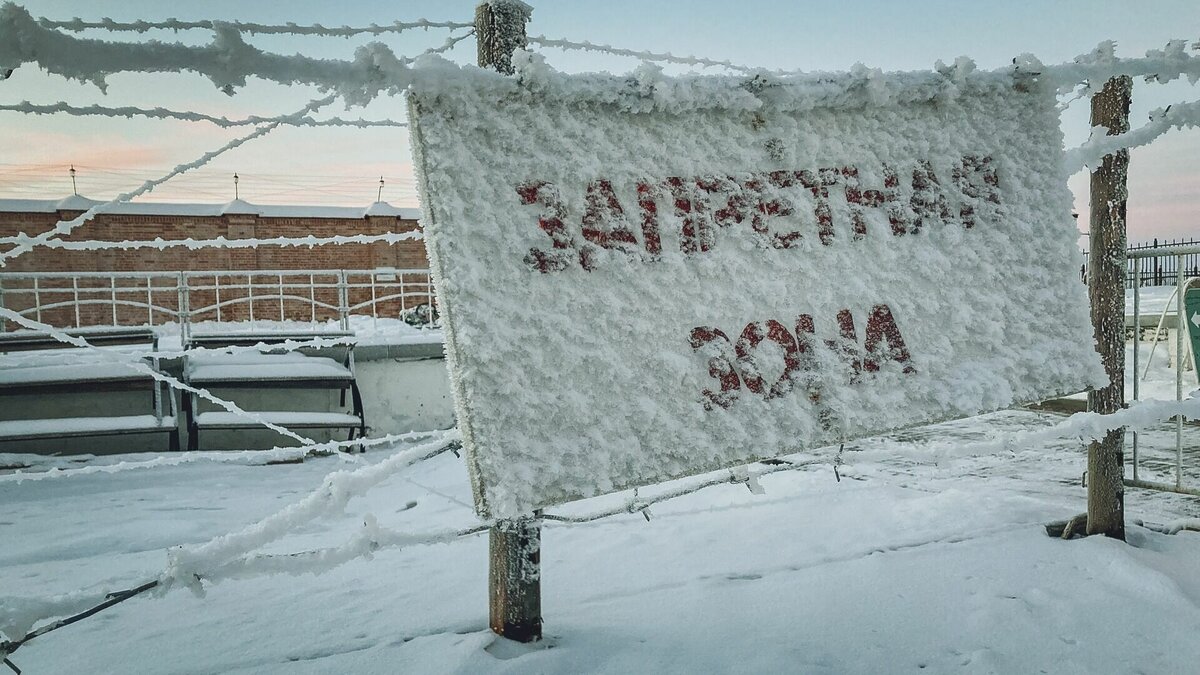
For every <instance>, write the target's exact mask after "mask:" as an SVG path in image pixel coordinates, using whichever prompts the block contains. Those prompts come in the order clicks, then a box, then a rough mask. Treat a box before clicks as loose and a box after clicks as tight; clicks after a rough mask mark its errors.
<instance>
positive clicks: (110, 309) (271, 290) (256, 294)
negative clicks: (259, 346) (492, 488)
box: [0, 268, 434, 336]
mask: <svg viewBox="0 0 1200 675" xmlns="http://www.w3.org/2000/svg"><path fill="white" fill-rule="evenodd" d="M433 306H434V292H433V285H432V283H431V282H430V279H429V271H428V270H424V269H390V268H383V269H374V270H251V271H196V272H31V273H20V272H13V273H8V272H6V273H0V307H5V308H6V309H9V310H12V311H14V312H17V313H19V314H21V315H22V316H25V317H29V318H31V319H34V320H36V321H38V322H40V323H46V324H49V325H52V326H55V327H58V328H83V327H87V326H128V325H149V326H156V325H162V324H167V323H178V324H179V327H180V332H182V333H183V335H185V336H186V335H189V334H190V333H191V332H192V328H193V325H194V324H196V323H199V322H203V321H216V322H222V323H225V322H249V324H250V325H251V326H254V325H256V324H259V323H262V322H267V321H280V322H307V323H312V324H316V323H325V322H329V321H336V322H338V324H339V325H340V326H341V328H343V329H346V328H348V327H349V320H350V317H351V316H352V315H361V316H368V317H372V318H374V319H376V320H378V319H381V318H397V319H405V318H408V317H410V316H413V315H414V313H416V315H417V316H423V317H425V320H430V319H432V317H433V316H434V312H432V311H420V310H422V309H423V308H429V309H432V307H433ZM19 328H20V326H16V325H11V322H7V321H3V320H0V332H2V331H9V330H17V329H19Z"/></svg>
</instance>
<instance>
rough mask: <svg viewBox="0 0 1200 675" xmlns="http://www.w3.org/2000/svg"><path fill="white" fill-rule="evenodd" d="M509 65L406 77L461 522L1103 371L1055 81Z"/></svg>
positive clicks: (1068, 388)
mask: <svg viewBox="0 0 1200 675" xmlns="http://www.w3.org/2000/svg"><path fill="white" fill-rule="evenodd" d="M518 56H520V55H518ZM517 61H518V65H519V70H518V74H517V77H516V78H503V77H500V76H498V75H494V74H490V73H486V72H483V71H479V70H477V69H473V68H466V69H458V68H456V67H453V66H449V65H447V64H445V63H444V62H427V63H425V64H423V66H422V67H423V68H428V69H430V70H436V72H437V75H438V77H436V78H434V77H419V78H417V84H415V85H414V87H413V88H412V90H411V91H410V94H409V103H410V106H409V109H410V118H411V123H412V125H413V131H414V133H413V142H414V152H415V155H416V157H417V163H418V173H419V176H420V181H421V189H422V198H423V202H424V208H425V231H426V238H427V242H428V247H429V253H430V258H431V262H432V272H433V275H434V281H435V284H436V285H437V290H438V296H439V301H440V303H441V309H442V311H443V312H444V317H445V325H446V331H447V343H446V349H447V355H448V358H449V363H450V367H451V373H452V380H453V384H454V393H455V398H456V403H457V406H458V413H459V423H460V425H461V427H462V430H463V434H464V445H465V447H466V449H467V452H468V458H469V465H470V472H471V475H472V480H473V482H474V486H475V493H476V499H477V506H478V508H479V510H480V511H481V513H483V514H486V515H490V516H497V517H509V516H514V515H518V514H520V513H523V512H527V511H529V510H531V509H534V508H537V507H542V506H548V505H552V504H557V503H561V502H564V501H569V500H572V499H577V498H582V497H588V496H593V495H598V494H603V493H606V492H611V491H614V490H617V489H621V488H627V487H633V486H638V485H645V484H649V483H654V482H658V481H662V480H665V479H669V478H675V477H680V476H685V475H690V474H695V473H698V472H702V471H708V470H713V469H717V468H721V467H728V466H733V465H736V464H740V463H745V462H747V461H751V460H754V459H761V458H765V457H770V456H776V455H780V454H784V453H787V452H795V451H798V450H801V449H806V448H816V447H819V446H823V445H828V444H831V443H836V442H838V441H842V440H846V439H850V438H855V437H861V436H865V435H870V434H875V433H880V432H883V431H886V430H891V429H897V428H902V427H907V426H913V425H919V424H927V423H931V422H935V421H941V420H946V419H951V418H956V417H963V416H968V415H973V414H976V413H980V412H984V411H990V410H996V409H999V408H1004V407H1007V406H1011V405H1013V404H1016V403H1021V402H1028V401H1036V400H1041V399H1044V398H1047V397H1051V396H1055V395H1059V394H1064V393H1069V392H1074V391H1079V390H1081V389H1084V388H1086V387H1088V386H1093V385H1098V384H1101V383H1102V378H1103V373H1102V370H1101V369H1100V366H1099V362H1098V359H1097V357H1096V354H1095V352H1094V350H1093V348H1092V344H1091V342H1092V340H1091V332H1092V331H1091V325H1090V323H1089V319H1088V314H1087V298H1086V295H1085V292H1084V288H1083V286H1082V285H1081V284H1080V283H1079V282H1078V278H1077V273H1078V269H1079V264H1080V262H1081V259H1080V254H1079V253H1078V250H1077V248H1076V244H1075V242H1076V239H1077V237H1078V234H1077V232H1076V231H1075V228H1074V226H1073V223H1072V221H1071V218H1070V204H1071V202H1070V194H1069V192H1068V191H1067V188H1066V180H1065V173H1064V170H1063V168H1062V136H1061V133H1060V131H1059V125H1058V117H1057V113H1056V111H1055V97H1054V91H1053V87H1051V86H1049V85H1044V84H1041V83H1038V82H1037V81H1031V80H1029V79H1025V80H1022V82H1021V83H1020V85H1021V86H1019V87H1018V86H1014V79H1013V75H1012V74H1011V73H979V72H972V70H971V69H959V70H957V71H955V70H954V69H947V70H946V71H944V72H931V73H899V74H892V75H886V76H885V75H883V74H881V73H879V72H878V71H868V70H866V69H859V70H856V71H855V72H852V73H845V74H824V75H822V76H820V77H817V76H795V77H787V78H765V77H759V78H756V79H754V80H751V81H749V82H748V81H747V80H746V79H745V78H730V77H696V76H691V77H686V78H667V77H663V76H662V74H661V73H659V72H657V71H654V70H653V69H643V70H641V71H639V72H638V73H636V74H634V75H631V76H628V77H615V76H608V75H579V76H568V75H563V74H559V73H555V72H553V71H550V70H549V69H548V68H546V67H545V65H544V64H542V63H540V62H539V61H537V60H536V58H531V57H528V56H525V57H524V58H518V59H517Z"/></svg>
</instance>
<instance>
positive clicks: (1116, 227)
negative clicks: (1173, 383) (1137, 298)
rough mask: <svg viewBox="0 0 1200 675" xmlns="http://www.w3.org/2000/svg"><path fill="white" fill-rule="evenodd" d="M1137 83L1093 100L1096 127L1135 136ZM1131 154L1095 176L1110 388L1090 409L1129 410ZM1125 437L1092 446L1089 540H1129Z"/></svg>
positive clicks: (1110, 158)
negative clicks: (1127, 326)
mask: <svg viewBox="0 0 1200 675" xmlns="http://www.w3.org/2000/svg"><path fill="white" fill-rule="evenodd" d="M1132 91H1133V80H1132V79H1131V78H1129V77H1127V76H1120V77H1114V78H1112V79H1110V80H1109V81H1108V82H1106V83H1105V84H1104V88H1103V89H1102V90H1101V91H1100V92H1099V93H1097V94H1095V95H1094V96H1092V127H1093V128H1094V127H1104V128H1106V129H1108V135H1110V136H1112V135H1116V134H1122V133H1125V132H1127V131H1129V103H1130V98H1131V95H1132ZM1128 171H1129V151H1128V150H1119V151H1117V152H1114V153H1112V154H1110V155H1106V156H1105V157H1104V162H1103V164H1101V166H1099V167H1098V168H1096V170H1095V171H1093V172H1092V181H1091V222H1090V227H1089V230H1090V232H1091V235H1090V245H1089V249H1090V254H1089V255H1088V263H1089V266H1088V296H1089V297H1090V299H1091V304H1092V326H1093V327H1094V330H1095V336H1096V347H1097V349H1098V350H1099V352H1100V358H1101V360H1102V361H1103V363H1104V370H1105V372H1106V373H1107V374H1108V377H1109V379H1110V383H1109V385H1108V386H1107V387H1104V388H1103V389H1097V390H1094V391H1092V392H1089V393H1088V409H1089V410H1092V411H1095V412H1098V413H1113V412H1116V411H1118V410H1120V409H1121V408H1123V407H1124V406H1125V241H1126V232H1125V200H1126V196H1127V189H1126V176H1127V173H1128ZM1124 480H1125V432H1124V431H1123V430H1120V429H1118V430H1116V431H1110V432H1108V434H1107V435H1106V436H1105V437H1104V440H1103V441H1100V442H1093V443H1092V444H1091V445H1090V446H1089V447H1088V488H1087V490H1088V510H1087V516H1088V519H1087V533H1088V534H1105V535H1108V536H1110V537H1115V538H1117V539H1124V538H1125V482H1124Z"/></svg>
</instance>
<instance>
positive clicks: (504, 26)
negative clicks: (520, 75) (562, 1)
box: [475, 0, 533, 75]
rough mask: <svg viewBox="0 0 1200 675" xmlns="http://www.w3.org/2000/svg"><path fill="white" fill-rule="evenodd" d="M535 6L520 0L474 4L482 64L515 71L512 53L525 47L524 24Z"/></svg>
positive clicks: (494, 0) (487, 0)
mask: <svg viewBox="0 0 1200 675" xmlns="http://www.w3.org/2000/svg"><path fill="white" fill-rule="evenodd" d="M532 12H533V8H532V7H530V6H529V5H527V4H525V3H523V2H521V1H520V0H484V1H483V2H481V3H479V4H478V5H476V7H475V43H476V44H477V45H479V67H480V68H488V67H490V68H494V69H496V71H497V72H501V73H504V74H505V75H512V74H513V64H512V56H513V52H514V51H516V50H517V49H524V48H525V45H526V44H527V42H526V36H525V24H526V23H528V22H529V16H530V14H531V13H532Z"/></svg>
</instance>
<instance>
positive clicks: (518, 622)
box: [488, 516, 542, 642]
mask: <svg viewBox="0 0 1200 675" xmlns="http://www.w3.org/2000/svg"><path fill="white" fill-rule="evenodd" d="M488 546H489V557H488V596H489V598H488V602H489V607H490V610H491V612H490V617H491V626H492V631H493V632H495V633H496V634H497V635H502V636H504V637H506V638H509V639H510V640H516V641H517V642H533V641H534V640H540V639H542V568H541V556H542V554H541V551H542V523H541V520H540V519H538V518H537V517H536V516H531V517H528V518H518V519H516V520H502V521H500V522H498V523H496V525H495V526H494V527H492V528H491V530H490V531H489V532H488Z"/></svg>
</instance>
